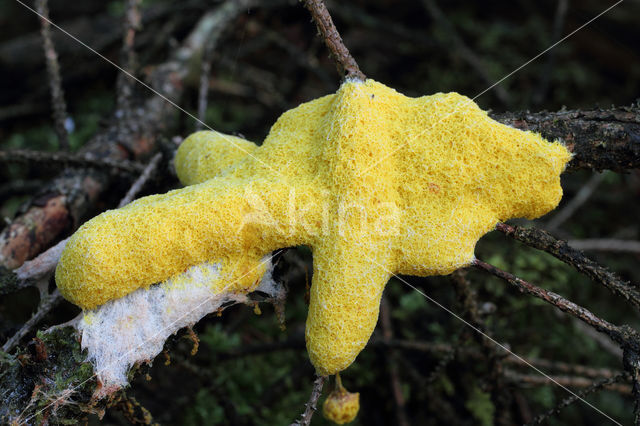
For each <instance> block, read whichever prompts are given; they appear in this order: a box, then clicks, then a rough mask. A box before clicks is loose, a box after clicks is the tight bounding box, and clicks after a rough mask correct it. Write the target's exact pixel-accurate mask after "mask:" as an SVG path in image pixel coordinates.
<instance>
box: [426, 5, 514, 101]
mask: <svg viewBox="0 0 640 426" xmlns="http://www.w3.org/2000/svg"><path fill="white" fill-rule="evenodd" d="M422 4H423V5H424V8H425V9H427V11H428V12H429V15H431V18H432V19H433V20H434V21H436V22H437V23H438V25H440V27H442V29H444V30H445V31H446V33H447V35H448V38H449V40H450V41H451V43H452V44H453V50H455V51H457V54H458V56H459V57H460V58H461V59H462V60H463V61H465V62H466V63H467V64H468V65H469V66H470V67H471V68H473V69H474V70H475V71H476V72H477V73H478V74H479V75H480V77H482V79H483V80H484V81H485V83H487V84H490V85H493V84H494V83H495V81H496V79H495V78H494V77H492V76H491V75H490V74H489V72H488V71H487V65H486V63H485V62H484V61H483V60H482V59H481V58H480V57H478V55H476V54H475V53H474V52H473V50H471V49H469V47H467V45H466V43H465V42H464V40H462V37H460V36H459V35H458V32H457V31H456V29H455V27H454V26H453V25H452V24H451V21H449V20H448V19H447V17H446V15H445V14H444V13H443V12H442V10H440V8H439V7H438V5H437V3H436V2H435V0H422ZM447 48H448V49H449V48H450V46H447ZM494 89H495V93H496V96H497V97H498V99H500V101H501V102H502V103H503V104H506V105H509V103H510V102H511V100H510V96H509V94H508V93H507V91H506V90H505V89H504V87H502V86H500V85H498V86H495V87H494Z"/></svg>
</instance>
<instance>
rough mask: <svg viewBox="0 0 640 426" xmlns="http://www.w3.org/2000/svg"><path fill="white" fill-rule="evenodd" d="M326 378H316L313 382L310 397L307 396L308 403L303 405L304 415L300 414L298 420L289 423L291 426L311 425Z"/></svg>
mask: <svg viewBox="0 0 640 426" xmlns="http://www.w3.org/2000/svg"><path fill="white" fill-rule="evenodd" d="M326 378H327V377H326V376H318V377H316V379H315V380H314V381H313V388H312V389H311V396H309V401H308V402H307V403H306V404H305V407H306V408H305V410H304V413H302V417H301V418H300V420H298V421H297V422H293V423H291V426H309V424H311V419H312V418H313V413H315V411H316V405H317V404H318V399H320V396H321V395H322V387H323V386H324V382H325V380H326Z"/></svg>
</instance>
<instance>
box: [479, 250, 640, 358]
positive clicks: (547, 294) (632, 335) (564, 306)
mask: <svg viewBox="0 0 640 426" xmlns="http://www.w3.org/2000/svg"><path fill="white" fill-rule="evenodd" d="M473 266H475V267H476V268H478V269H482V270H485V271H487V272H489V273H490V274H492V275H495V276H496V277H498V278H501V279H503V280H505V281H507V282H508V283H509V284H511V285H513V286H515V287H516V288H518V290H520V291H521V292H523V293H527V294H530V295H532V296H535V297H538V298H540V299H542V300H544V301H545V302H547V303H549V304H551V305H553V306H555V307H556V308H558V309H560V310H561V311H563V312H566V313H568V314H571V315H573V316H574V317H576V318H579V319H580V320H582V321H583V322H585V323H587V324H589V325H590V326H592V327H593V328H595V329H596V330H598V331H599V332H601V333H604V334H607V335H608V336H609V337H611V338H612V339H613V340H614V341H615V342H617V343H618V344H619V345H620V346H621V347H622V348H623V349H624V350H627V349H630V350H632V351H636V350H637V348H638V347H640V339H639V337H640V335H639V334H638V332H637V331H635V330H634V329H632V328H631V327H628V326H621V327H619V326H616V325H614V324H611V323H610V322H608V321H606V320H603V319H602V318H600V317H598V316H597V315H595V314H594V313H592V312H591V311H589V310H588V309H586V308H583V307H582V306H580V305H577V304H575V303H573V302H572V301H570V300H568V299H565V298H564V297H562V296H560V295H559V294H557V293H554V292H552V291H548V290H545V289H543V288H540V287H538V286H535V285H533V284H531V283H529V282H527V281H525V280H523V279H521V278H518V277H516V276H515V275H513V274H510V273H508V272H506V271H503V270H501V269H499V268H496V267H495V266H493V265H490V264H488V263H486V262H483V261H482V260H479V259H475V260H474V262H473Z"/></svg>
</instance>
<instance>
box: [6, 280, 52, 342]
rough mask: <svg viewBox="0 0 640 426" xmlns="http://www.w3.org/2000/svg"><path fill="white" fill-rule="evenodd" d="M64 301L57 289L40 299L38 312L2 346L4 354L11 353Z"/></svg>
mask: <svg viewBox="0 0 640 426" xmlns="http://www.w3.org/2000/svg"><path fill="white" fill-rule="evenodd" d="M47 281H48V280H47ZM61 300H62V295H61V294H60V292H59V291H58V290H57V289H56V290H54V291H53V293H51V294H47V295H46V296H44V297H42V298H41V299H40V303H39V304H38V309H37V310H36V312H35V313H34V314H33V315H32V316H31V318H29V320H28V321H27V322H25V323H24V324H23V325H22V327H20V330H18V331H17V332H16V333H15V334H14V335H13V336H11V337H10V338H9V339H8V340H7V341H6V342H5V344H4V345H2V350H3V351H4V352H9V351H10V350H12V349H13V348H14V347H15V346H16V345H17V344H18V343H19V342H20V339H22V338H23V337H24V336H26V335H27V334H29V333H30V332H31V330H33V328H34V327H35V326H36V325H38V323H39V322H40V321H41V320H42V318H44V317H45V316H46V315H47V314H48V313H49V312H51V310H52V309H53V308H55V307H56V306H57V305H58V303H60V301H61Z"/></svg>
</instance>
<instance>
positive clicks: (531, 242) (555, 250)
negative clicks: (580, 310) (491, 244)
mask: <svg viewBox="0 0 640 426" xmlns="http://www.w3.org/2000/svg"><path fill="white" fill-rule="evenodd" d="M496 229H497V230H498V231H500V232H502V233H504V234H506V235H508V236H510V237H512V238H513V239H515V240H518V241H520V242H522V243H524V244H526V245H528V246H530V247H533V248H536V249H538V250H543V251H546V252H547V253H549V254H551V255H553V256H555V257H556V258H558V259H560V260H561V261H563V262H565V263H567V264H569V265H571V266H573V267H574V268H575V269H577V270H578V271H579V272H581V273H583V274H585V275H587V276H588V277H589V278H591V279H592V280H594V281H596V282H598V283H600V284H602V285H604V286H605V287H606V288H608V289H609V290H611V291H612V292H613V293H615V294H617V295H619V296H622V297H624V298H625V299H627V300H628V301H629V302H630V303H631V304H632V305H633V306H635V307H636V308H637V309H640V294H639V293H638V291H637V290H636V289H634V288H633V287H631V286H630V285H629V284H628V283H626V282H624V281H622V280H621V279H620V278H618V277H617V276H616V275H615V274H614V273H612V272H609V271H608V270H607V269H606V268H604V267H602V266H600V265H598V264H597V263H596V262H594V261H593V260H591V259H589V258H588V257H586V256H585V255H584V254H583V253H582V252H581V251H579V250H576V249H574V248H572V247H571V246H569V244H568V243H567V242H566V241H562V240H559V239H557V238H555V237H554V236H553V235H551V234H549V233H548V232H546V231H543V230H541V229H535V228H522V227H518V226H511V225H507V224H506V223H498V224H497V225H496Z"/></svg>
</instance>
